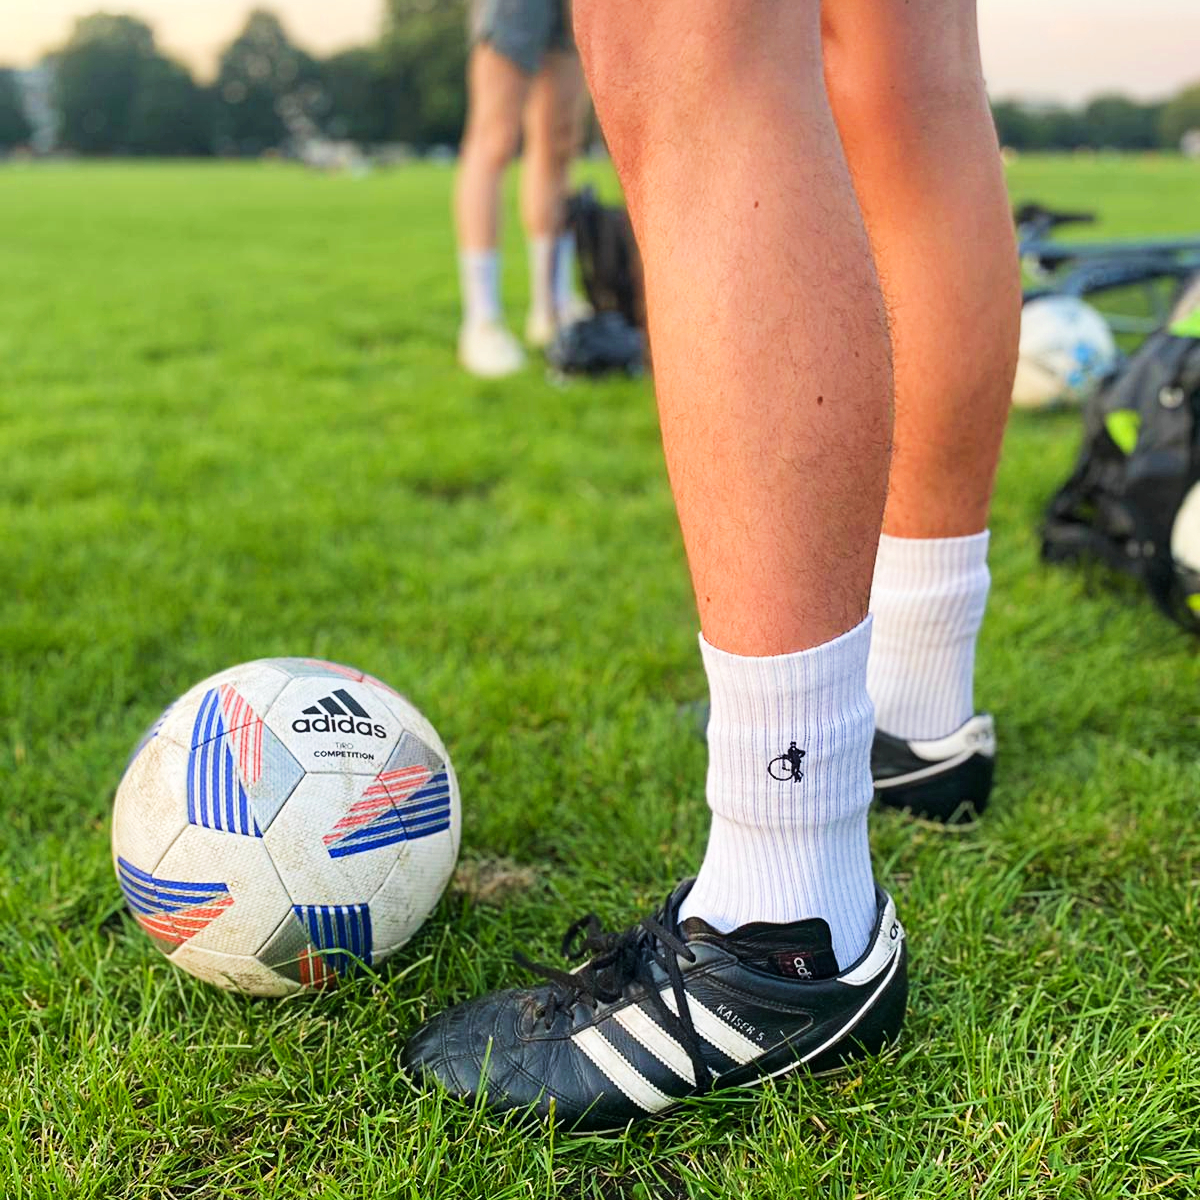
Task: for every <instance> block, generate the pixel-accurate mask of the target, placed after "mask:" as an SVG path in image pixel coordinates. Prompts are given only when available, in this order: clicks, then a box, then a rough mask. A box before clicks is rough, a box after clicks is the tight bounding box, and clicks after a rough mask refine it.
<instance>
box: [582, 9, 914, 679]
mask: <svg viewBox="0 0 1200 1200" xmlns="http://www.w3.org/2000/svg"><path fill="white" fill-rule="evenodd" d="M818 14H819V6H818V4H817V2H816V0H803V2H799V3H794V4H788V5H783V6H781V5H779V4H777V3H774V2H771V0H744V2H741V3H737V4H733V3H729V2H714V3H708V4H705V5H700V6H697V5H696V4H695V3H693V2H692V0H660V2H659V3H656V4H653V5H646V4H645V3H644V2H643V0H582V2H579V3H577V4H576V34H577V37H578V40H579V45H580V50H581V52H582V54H583V59H584V65H585V68H586V70H587V73H588V78H589V82H590V84H591V87H592V94H593V96H594V98H595V102H596V106H597V111H598V113H599V115H600V119H601V122H602V123H603V126H604V129H605V132H606V134H607V136H608V140H609V145H610V148H611V150H612V153H613V157H614V160H615V162H616V166H617V170H618V173H619V174H620V176H621V182H622V184H623V185H624V188H625V194H626V198H627V200H628V203H629V209H630V214H631V217H632V220H633V223H634V228H635V230H636V233H637V236H638V241H639V243H640V245H641V248H642V253H643V257H644V260H645V271H646V290H647V301H648V309H649V325H650V336H651V340H652V342H653V345H654V365H655V383H656V387H657V392H658V403H659V411H660V414H661V418H662V431H663V442H664V446H665V449H666V457H667V466H668V469H669V472H670V477H671V486H672V489H673V491H674V494H675V502H676V505H677V507H678V510H679V520H680V524H681V526H682V529H683V536H684V542H685V544H686V547H687V553H688V562H689V564H690V567H691V572H692V581H693V584H694V587H695V591H696V599H697V603H698V605H699V610H700V620H701V627H702V629H703V632H704V635H705V637H706V638H707V639H708V641H709V642H710V643H712V644H713V645H714V646H717V647H720V648H721V649H724V650H728V651H732V652H734V653H736V654H742V655H769V654H781V653H786V652H788V651H794V650H798V649H802V648H805V647H809V646H816V645H818V644H819V643H822V642H827V641H829V640H830V639H832V638H835V637H837V636H838V635H839V634H840V633H843V632H844V631H846V630H848V629H850V628H851V627H852V626H854V625H856V624H857V623H858V622H860V621H861V620H862V619H863V617H864V615H865V613H866V611H867V599H868V592H869V589H870V581H871V572H872V566H873V564H874V560H875V548H876V543H877V541H878V535H879V529H880V522H881V519H882V514H883V503H884V488H885V480H886V475H887V467H888V455H889V446H890V439H891V409H890V396H891V364H890V351H889V344H888V334H887V328H886V322H885V316H884V309H883V304H882V300H881V296H880V289H879V282H878V279H877V277H876V274H875V267H874V264H873V262H872V260H871V254H870V246H869V244H868V241H867V236H866V232H865V230H864V228H863V223H862V218H861V216H860V213H859V209H858V204H857V202H856V200H855V195H854V191H853V187H852V185H851V181H850V176H849V172H848V171H847V168H846V161H845V158H844V157H843V154H842V148H841V144H840V142H839V140H838V135H837V130H836V128H835V126H834V122H833V118H832V116H831V114H830V110H829V104H828V100H827V98H826V95H825V89H824V84H823V80H822V74H821V72H822V67H821V38H820V21H819V15H818Z"/></svg>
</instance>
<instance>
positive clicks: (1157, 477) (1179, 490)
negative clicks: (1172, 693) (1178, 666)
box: [1042, 305, 1200, 634]
mask: <svg viewBox="0 0 1200 1200" xmlns="http://www.w3.org/2000/svg"><path fill="white" fill-rule="evenodd" d="M1198 485H1200V305H1197V307H1196V308H1194V309H1192V310H1191V312H1190V313H1189V312H1184V313H1180V312H1179V311H1178V310H1176V314H1175V318H1174V320H1173V321H1172V323H1171V324H1169V325H1168V326H1167V327H1166V328H1165V329H1161V330H1159V331H1158V332H1157V333H1154V334H1151V335H1150V337H1149V338H1147V339H1146V341H1145V342H1144V343H1143V344H1142V345H1141V347H1139V349H1138V350H1137V352H1136V353H1135V354H1134V355H1133V357H1132V358H1131V359H1130V360H1129V361H1128V363H1127V364H1126V365H1125V366H1124V368H1123V369H1122V370H1121V371H1120V373H1119V374H1117V375H1116V376H1115V377H1113V378H1112V379H1110V380H1109V381H1108V382H1107V383H1106V384H1105V385H1104V386H1103V387H1102V388H1101V389H1100V390H1099V392H1097V394H1096V395H1095V396H1094V397H1093V398H1092V399H1091V401H1089V402H1088V404H1087V405H1086V407H1085V410H1084V437H1083V449H1082V451H1081V453H1080V455H1079V460H1078V462H1077V464H1076V466H1075V470H1074V472H1073V473H1072V475H1071V477H1070V479H1068V480H1067V481H1066V483H1064V484H1063V485H1062V487H1061V488H1060V489H1059V491H1058V493H1057V494H1056V495H1055V497H1054V499H1053V500H1051V502H1050V506H1049V508H1048V509H1047V511H1046V520H1045V524H1044V525H1043V527H1042V558H1043V559H1044V560H1045V561H1046V562H1072V561H1078V560H1080V559H1085V558H1090V559H1099V560H1100V561H1102V562H1105V563H1108V564H1109V565H1110V566H1113V567H1116V568H1118V569H1119V570H1121V571H1124V572H1126V573H1128V574H1131V575H1134V576H1135V577H1137V578H1139V579H1141V580H1142V582H1143V583H1145V585H1146V587H1147V588H1148V589H1149V591H1150V594H1151V596H1153V597H1154V601H1155V603H1156V604H1157V605H1158V607H1159V608H1160V609H1161V610H1162V611H1163V612H1164V613H1166V614H1167V615H1168V616H1169V617H1171V618H1172V619H1173V620H1175V621H1177V622H1178V623H1179V624H1180V625H1182V626H1183V627H1184V628H1186V629H1188V630H1190V631H1191V632H1193V633H1197V634H1200V570H1198V568H1200V555H1197V553H1196V550H1197V548H1198V546H1200V486H1198ZM1185 501H1186V504H1185ZM1181 510H1182V512H1181ZM1185 525H1186V531H1185ZM1173 541H1174V544H1175V551H1176V552H1175V553H1172V542H1173ZM1181 543H1184V544H1186V546H1187V547H1188V551H1189V552H1188V554H1187V557H1188V559H1189V560H1190V561H1188V562H1186V563H1185V562H1182V561H1179V557H1178V553H1179V549H1180V544H1181Z"/></svg>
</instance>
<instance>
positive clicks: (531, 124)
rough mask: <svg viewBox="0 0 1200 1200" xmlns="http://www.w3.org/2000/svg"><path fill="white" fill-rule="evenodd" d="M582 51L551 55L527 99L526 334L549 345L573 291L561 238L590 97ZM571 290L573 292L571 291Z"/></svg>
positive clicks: (523, 175) (523, 174)
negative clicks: (568, 287)
mask: <svg viewBox="0 0 1200 1200" xmlns="http://www.w3.org/2000/svg"><path fill="white" fill-rule="evenodd" d="M586 94H587V93H586V91H585V89H584V82H583V68H582V67H581V66H580V63H579V56H578V55H577V54H574V53H568V52H565V51H557V52H555V53H552V54H548V55H546V58H545V60H544V63H543V66H542V69H541V71H540V72H539V73H538V75H537V76H536V78H535V79H534V81H533V86H532V88H531V89H530V92H529V99H528V100H527V101H526V103H525V150H524V161H523V163H522V167H521V217H522V220H523V221H524V224H525V233H526V237H527V240H528V243H529V274H530V279H529V284H530V286H529V294H530V305H529V321H528V323H527V325H526V331H525V334H526V340H527V341H529V342H531V343H532V344H534V345H545V344H546V343H548V342H549V341H550V340H551V338H553V336H554V334H555V332H556V330H557V327H558V325H559V322H560V321H561V320H564V319H569V314H568V313H566V312H563V311H560V309H562V308H563V307H564V305H565V302H566V301H567V299H568V296H566V295H562V294H560V293H561V292H562V291H563V290H564V289H563V288H561V287H560V286H559V284H560V276H563V277H565V273H566V272H569V271H570V270H571V269H572V264H570V263H566V262H563V261H562V259H563V257H564V256H565V255H566V254H567V248H566V243H565V242H564V241H563V239H562V231H563V219H564V207H565V203H566V195H567V178H568V173H569V170H570V166H571V160H572V159H573V158H574V157H575V155H576V154H577V153H578V151H579V143H580V140H581V138H582V136H583V113H584V101H585V97H586ZM568 295H569V293H568Z"/></svg>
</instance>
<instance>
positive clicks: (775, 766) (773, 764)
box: [767, 754, 792, 783]
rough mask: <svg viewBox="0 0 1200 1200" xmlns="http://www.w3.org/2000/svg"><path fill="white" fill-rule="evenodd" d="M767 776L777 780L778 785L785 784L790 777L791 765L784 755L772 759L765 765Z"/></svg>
mask: <svg viewBox="0 0 1200 1200" xmlns="http://www.w3.org/2000/svg"><path fill="white" fill-rule="evenodd" d="M767 774H768V775H770V777H771V778H772V779H778V780H779V782H780V783H786V782H787V781H788V780H789V779H791V777H792V764H791V762H790V761H789V759H788V757H787V755H786V754H781V755H780V756H779V757H778V758H773V759H771V761H770V762H769V763H767Z"/></svg>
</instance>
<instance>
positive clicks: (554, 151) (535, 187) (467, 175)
mask: <svg viewBox="0 0 1200 1200" xmlns="http://www.w3.org/2000/svg"><path fill="white" fill-rule="evenodd" d="M472 37H473V41H474V45H473V47H472V50H471V57H470V61H469V63H468V67H467V91H468V110H467V127H466V132H465V134H464V136H463V144H462V158H461V162H460V165H459V171H458V185H457V189H456V194H455V218H456V223H457V227H458V250H459V271H460V274H461V279H462V295H463V323H462V328H461V330H460V331H459V337H458V357H459V360H460V361H461V363H462V365H463V366H464V367H466V369H467V370H468V371H471V372H473V373H474V374H476V375H482V376H487V377H491V378H495V377H499V376H503V375H510V374H512V372H514V371H518V370H520V368H521V367H522V365H523V364H524V362H525V354H524V351H523V350H522V348H521V345H520V343H519V342H518V341H517V339H516V338H515V337H514V336H513V334H512V333H511V331H510V330H509V329H508V327H507V326H506V325H505V323H504V315H503V310H502V308H501V304H500V257H499V251H498V249H497V246H498V244H499V225H500V183H501V180H502V178H503V175H504V170H505V168H506V167H507V166H508V164H509V163H510V162H511V161H512V159H513V157H514V156H515V155H516V151H517V145H518V142H519V141H520V140H521V134H522V131H523V132H524V169H523V171H522V173H521V219H522V222H523V224H524V226H525V233H526V236H527V238H528V240H529V284H530V287H529V291H530V305H529V314H528V318H527V320H526V323H525V340H526V341H527V342H528V343H529V344H530V345H531V346H533V347H536V348H539V349H540V348H542V347H544V346H546V345H548V344H549V343H550V342H551V341H552V340H553V338H554V335H555V334H556V333H557V331H558V329H559V328H560V326H562V325H566V324H569V323H570V322H571V321H572V320H577V319H578V318H579V317H580V316H583V315H585V313H586V306H585V304H584V301H583V300H582V299H581V298H580V297H579V296H578V295H577V294H576V292H575V285H574V271H575V255H574V247H573V244H572V242H571V240H570V238H569V237H568V236H567V235H566V234H565V233H564V232H563V216H564V208H565V199H566V190H567V172H568V169H569V167H570V163H571V159H572V158H573V157H574V156H575V154H576V153H577V152H578V149H579V144H580V140H581V136H582V126H583V112H584V102H585V97H586V90H585V88H584V82H583V71H582V68H581V67H580V64H579V55H578V54H577V53H576V51H575V46H574V43H573V41H572V39H571V16H570V11H569V0H476V3H475V8H474V11H473V14H472Z"/></svg>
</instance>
